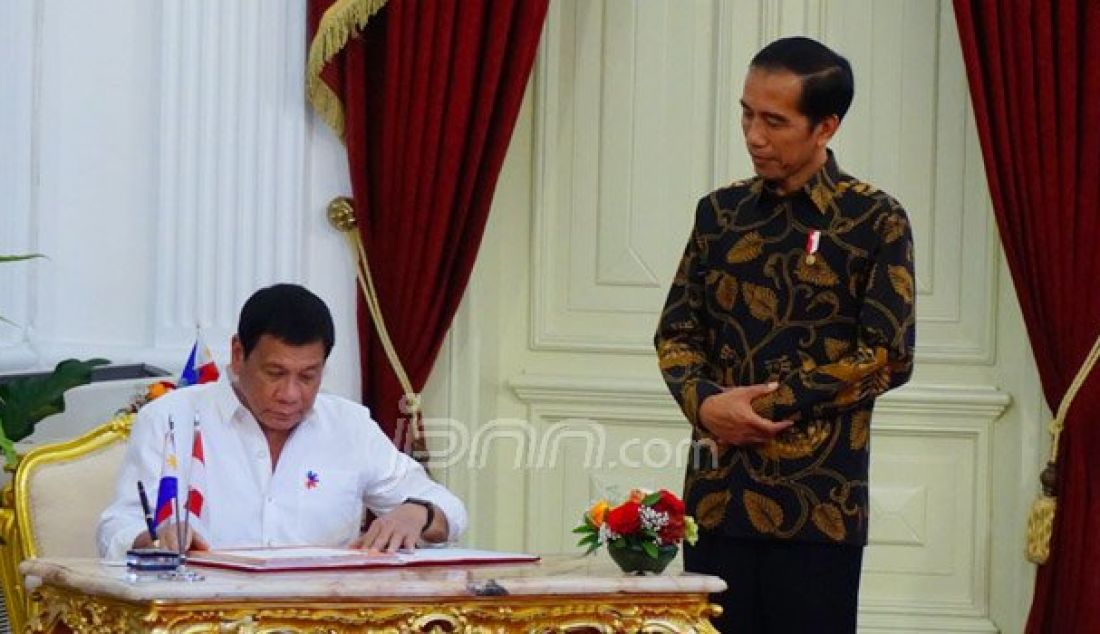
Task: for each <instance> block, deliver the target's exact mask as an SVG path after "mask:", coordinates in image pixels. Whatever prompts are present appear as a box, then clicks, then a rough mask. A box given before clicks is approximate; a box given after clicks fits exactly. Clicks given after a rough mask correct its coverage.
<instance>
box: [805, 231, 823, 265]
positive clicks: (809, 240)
mask: <svg viewBox="0 0 1100 634" xmlns="http://www.w3.org/2000/svg"><path fill="white" fill-rule="evenodd" d="M820 244H821V230H820V229H814V230H812V231H810V233H809V234H808V235H807V236H806V264H809V265H811V266H813V263H814V262H817V247H818V246H819V245H820Z"/></svg>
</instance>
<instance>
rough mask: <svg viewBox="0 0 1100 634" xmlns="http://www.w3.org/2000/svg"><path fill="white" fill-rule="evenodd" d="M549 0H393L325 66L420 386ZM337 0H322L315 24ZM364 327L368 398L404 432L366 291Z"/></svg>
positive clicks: (394, 314) (393, 328) (468, 261)
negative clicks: (340, 111)
mask: <svg viewBox="0 0 1100 634" xmlns="http://www.w3.org/2000/svg"><path fill="white" fill-rule="evenodd" d="M547 1H548V0H460V1H455V0H417V1H415V2H414V1H410V0H391V1H390V2H388V3H386V4H385V6H383V7H381V9H380V10H378V11H377V13H374V15H373V16H372V17H370V19H369V21H367V22H366V26H365V27H364V28H363V29H362V31H361V32H359V35H358V37H352V38H351V39H350V40H348V42H347V44H346V45H345V46H344V47H343V48H342V50H340V52H339V53H338V54H337V55H336V56H335V57H333V58H332V59H331V60H330V61H329V62H328V63H327V64H326V65H325V66H324V68H323V70H322V72H321V79H322V80H323V81H324V83H325V85H326V86H327V87H328V88H329V89H331V91H332V92H333V93H334V94H335V96H336V97H337V98H338V100H339V101H340V102H341V103H342V105H343V113H344V129H345V133H344V137H345V144H346V147H347V152H348V161H349V165H350V170H351V183H352V192H353V197H354V200H355V208H356V216H357V219H358V223H359V231H360V233H361V237H362V240H363V243H364V245H365V247H366V251H367V256H368V258H369V260H370V267H371V271H372V274H373V277H374V282H375V285H376V287H377V292H378V296H379V302H380V304H381V308H382V313H383V316H384V319H385V322H386V325H387V327H388V328H389V331H390V335H391V337H392V339H393V342H394V347H395V348H396V350H397V353H398V356H399V357H400V359H401V361H402V362H403V364H404V365H405V368H406V370H407V371H408V374H409V378H410V380H411V382H412V384H413V388H414V389H415V390H416V391H419V390H420V389H422V388H423V386H424V383H425V381H426V380H427V378H428V373H429V372H430V371H431V368H432V365H433V363H434V361H435V358H436V354H437V353H438V351H439V347H440V345H441V344H442V342H443V338H444V335H445V334H446V332H447V330H448V328H449V327H450V324H451V320H452V318H453V317H454V313H455V310H456V309H457V308H458V304H459V300H460V299H461V298H462V293H463V290H464V289H465V287H466V283H467V281H468V279H469V276H470V271H471V269H472V267H473V264H474V259H475V257H476V255H477V251H478V247H479V245H480V243H481V236H482V232H483V230H484V228H485V222H486V219H487V217H488V214H489V206H490V202H491V201H492V197H493V191H494V188H495V186H496V182H497V177H498V175H499V173H500V169H501V165H502V163H503V161H504V155H505V151H506V150H507V148H508V142H509V139H510V138H511V135H512V130H513V128H514V126H515V122H516V117H517V116H518V114H519V108H520V103H521V101H522V99H523V94H524V90H525V87H526V84H527V79H528V76H529V75H530V72H531V67H532V65H533V63H534V58H535V52H536V49H537V47H538V42H539V37H540V34H541V31H542V24H543V21H544V19H545V16H546V10H547ZM333 4H337V3H336V2H335V0H311V2H310V21H309V22H310V37H311V38H312V37H313V36H314V34H315V33H316V31H317V29H318V25H319V23H320V22H322V15H323V13H324V12H325V11H326V10H327V9H328V8H330V7H331V6H332V5H333ZM343 4H346V3H343ZM363 4H364V6H365V5H368V4H371V3H370V2H364V3H363ZM378 4H380V3H378ZM337 8H339V7H337ZM375 8H376V7H375ZM359 336H360V361H361V364H362V373H363V400H364V402H365V403H366V404H367V405H368V406H370V408H371V410H372V412H373V413H374V416H375V418H376V419H377V420H378V421H379V423H380V424H382V426H383V428H384V429H386V431H387V432H389V433H390V435H391V437H394V435H395V433H397V434H400V432H401V430H400V429H397V428H396V426H395V425H396V421H397V420H398V419H399V418H400V416H401V414H400V412H399V411H398V403H399V400H400V398H401V396H402V390H401V386H400V384H399V382H398V380H397V378H396V375H395V374H394V372H393V370H392V368H391V367H390V364H389V361H388V360H387V358H386V355H385V352H384V350H383V348H382V346H381V344H380V343H379V341H378V337H377V336H376V333H375V332H374V330H373V326H372V325H371V323H370V315H369V313H368V312H367V310H366V308H365V304H364V302H363V297H362V296H360V297H359Z"/></svg>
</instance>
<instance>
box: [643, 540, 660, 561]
mask: <svg viewBox="0 0 1100 634" xmlns="http://www.w3.org/2000/svg"><path fill="white" fill-rule="evenodd" d="M642 550H644V551H645V554H647V555H649V556H650V557H651V558H653V559H656V558H657V544H654V543H653V542H642Z"/></svg>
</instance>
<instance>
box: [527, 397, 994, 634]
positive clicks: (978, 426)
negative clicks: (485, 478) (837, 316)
mask: <svg viewBox="0 0 1100 634" xmlns="http://www.w3.org/2000/svg"><path fill="white" fill-rule="evenodd" d="M511 387H512V389H513V390H514V392H515V394H516V395H517V397H518V398H519V399H520V400H521V401H522V402H523V403H525V404H526V406H527V409H528V417H527V421H526V423H522V424H521V423H513V424H512V425H511V426H510V427H508V429H509V430H510V431H511V432H512V433H511V435H510V436H509V437H510V438H511V439H513V440H514V443H513V445H512V446H511V447H514V448H515V454H514V455H515V456H516V457H517V458H519V459H520V463H521V464H522V465H526V469H524V472H525V476H526V487H527V491H528V497H527V507H526V512H527V521H528V525H529V526H532V527H537V530H534V531H530V532H529V533H528V540H529V541H528V542H527V544H526V547H527V548H530V549H534V550H538V551H543V552H557V551H561V550H569V549H570V548H571V547H572V541H571V538H572V535H571V533H570V532H569V531H570V529H571V528H572V527H573V526H575V525H576V524H577V523H578V521H579V513H580V512H581V511H582V510H583V509H585V508H587V506H588V505H589V504H591V502H592V501H593V500H595V499H598V498H600V497H605V496H611V497H612V498H617V497H622V496H625V494H626V492H628V491H629V490H630V489H631V488H632V487H644V488H651V489H653V488H658V487H667V488H669V489H671V490H674V491H677V490H680V489H681V488H682V484H683V474H684V469H685V467H686V461H687V457H688V447H689V444H688V443H689V440H690V438H689V430H688V426H687V424H686V423H685V422H684V420H683V415H682V414H681V412H680V410H679V409H678V408H677V407H676V406H675V403H674V402H673V401H672V400H671V399H670V398H669V397H668V395H667V392H666V391H665V390H664V389H663V386H661V385H659V384H658V385H655V384H653V383H650V382H646V381H635V380H622V379H619V380H615V379H592V378H588V379H583V380H582V379H580V378H577V377H569V376H564V375H558V376H549V375H524V376H521V377H516V378H514V379H513V380H512V381H511ZM1009 402H1010V399H1009V397H1008V395H1007V394H1005V393H1003V392H1001V391H999V390H996V389H991V388H989V387H985V386H960V385H942V386H915V387H914V388H912V389H909V390H907V391H904V392H898V393H891V394H888V395H886V396H884V397H883V398H881V399H879V401H878V403H877V404H876V407H875V419H874V424H873V425H872V441H871V444H872V446H873V447H874V451H873V452H872V457H871V477H870V482H871V501H870V503H871V518H870V536H869V545H868V548H867V551H866V555H865V557H864V567H863V569H864V572H863V575H864V576H863V584H862V588H863V589H862V591H861V594H860V605H861V613H862V614H864V615H868V616H870V617H871V621H872V622H877V623H879V625H881V624H882V623H883V619H887V618H888V617H889V618H900V619H901V620H902V621H904V622H905V623H907V624H908V625H907V627H912V628H914V629H904V628H902V629H900V630H899V629H897V628H894V631H923V630H925V629H929V628H931V626H932V622H931V621H929V620H928V619H929V617H931V618H932V619H933V620H938V621H939V622H941V623H942V622H950V623H952V624H953V625H952V626H951V627H953V628H958V629H961V630H967V631H994V629H993V628H992V624H991V623H990V621H989V619H988V616H987V614H988V604H987V582H988V580H987V577H986V575H987V569H988V562H989V552H990V545H989V543H988V540H987V536H988V534H989V513H990V500H989V491H990V489H991V487H992V485H993V483H992V482H991V480H990V470H989V455H990V444H991V430H992V425H993V424H994V422H995V421H996V420H997V419H999V418H1000V417H1001V415H1002V414H1003V413H1004V411H1005V409H1006V408H1007V407H1008V405H1009ZM521 430H522V432H523V434H519V433H518V432H519V431H521ZM511 447H510V449H511ZM562 509H566V510H567V511H568V510H575V511H576V512H575V513H572V514H571V513H569V512H566V513H564V514H563V513H562V512H561V510H562ZM876 619H878V620H877V621H876ZM944 619H946V621H945V620H944Z"/></svg>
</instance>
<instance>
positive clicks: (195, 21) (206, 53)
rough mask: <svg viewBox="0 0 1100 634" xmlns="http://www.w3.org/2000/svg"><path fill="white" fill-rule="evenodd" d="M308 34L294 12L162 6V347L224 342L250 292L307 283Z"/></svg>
mask: <svg viewBox="0 0 1100 634" xmlns="http://www.w3.org/2000/svg"><path fill="white" fill-rule="evenodd" d="M304 31H305V9H304V7H303V6H301V5H300V3H296V2H291V1H289V0H283V1H281V2H278V3H267V2H264V3H257V2H249V3H239V2H224V3H209V2H184V1H182V0H170V1H168V2H165V3H164V5H163V11H162V24H161V38H160V41H161V65H160V71H161V84H160V88H161V99H160V113H161V122H160V123H161V135H160V138H161V145H160V154H159V158H160V164H159V168H160V171H159V178H160V183H159V185H160V188H159V202H158V206H159V209H158V212H159V213H158V214H157V240H156V244H157V252H156V264H157V276H156V279H157V283H156V288H155V289H154V291H153V294H154V296H155V303H156V306H157V311H156V325H155V331H154V336H155V340H156V342H157V344H158V346H166V347H179V346H185V345H187V343H188V342H189V341H191V340H192V338H193V337H194V328H195V325H196V324H197V325H201V326H202V327H203V328H204V329H205V330H206V333H205V334H206V336H207V337H208V338H210V339H214V340H220V339H223V338H226V337H228V336H229V335H230V334H232V333H233V332H234V331H235V330H236V318H237V311H238V310H239V308H240V304H241V302H242V301H243V300H244V299H245V298H246V297H247V296H248V294H249V293H250V292H251V291H252V290H254V289H256V288H257V287H259V286H262V285H265V284H269V283H271V282H274V281H280V280H300V279H301V277H302V275H303V272H304V260H305V248H306V238H307V236H306V228H307V218H306V211H305V209H306V204H305V203H306V194H307V189H306V188H307V180H308V178H307V176H308V175H307V171H306V147H307V146H306V135H307V132H308V129H307V115H308V113H307V112H306V103H305V99H304V96H303V88H302V86H303V78H304V55H305V53H304V47H305V42H304V39H303V38H302V35H301V34H302V33H303V32H304Z"/></svg>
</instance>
